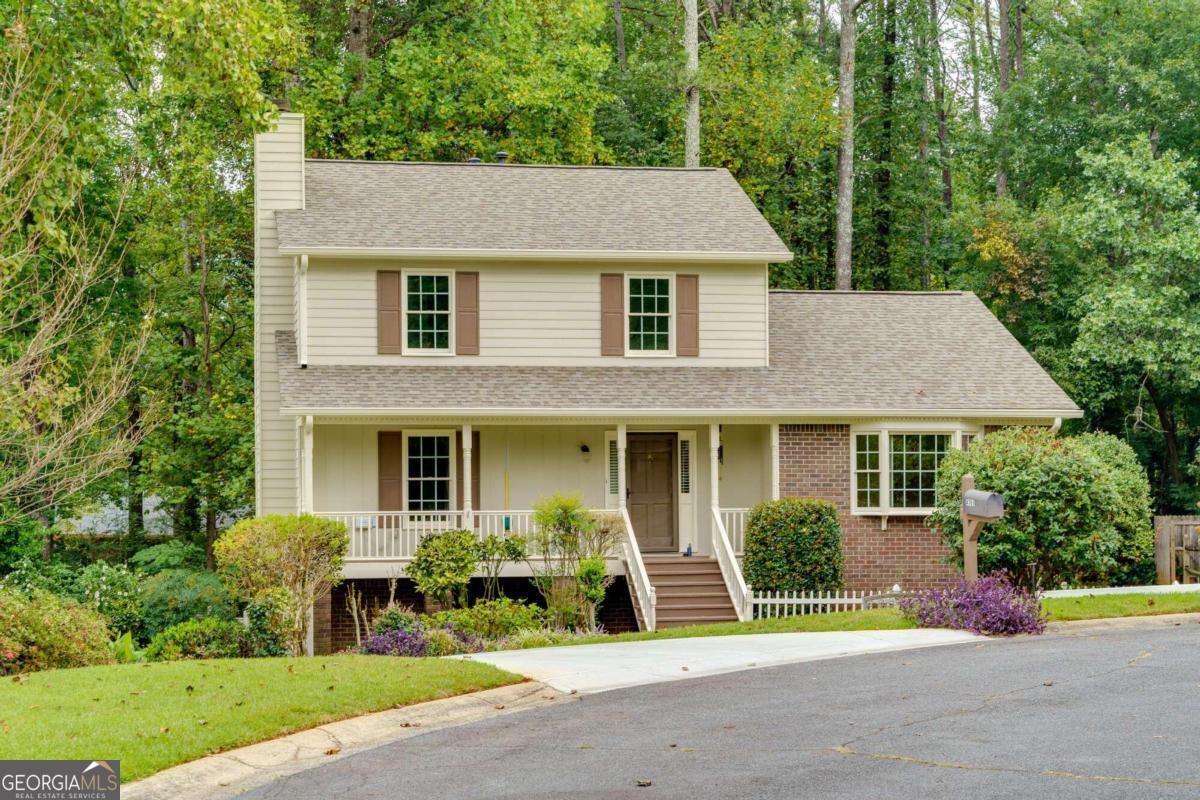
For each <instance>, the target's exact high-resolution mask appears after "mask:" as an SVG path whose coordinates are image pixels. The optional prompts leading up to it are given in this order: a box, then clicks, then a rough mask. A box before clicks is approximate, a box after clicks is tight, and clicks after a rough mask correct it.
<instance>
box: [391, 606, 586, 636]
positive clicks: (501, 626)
mask: <svg viewBox="0 0 1200 800" xmlns="http://www.w3.org/2000/svg"><path fill="white" fill-rule="evenodd" d="M601 599H603V598H601ZM544 619H545V612H544V611H543V610H542V609H541V608H540V607H538V606H535V605H532V604H529V603H522V602H521V601H519V600H512V599H510V598H508V597H501V598H498V599H496V600H481V601H479V602H478V603H476V604H475V605H473V606H471V607H470V608H456V609H452V610H449V611H441V612H438V613H437V614H435V615H433V621H434V622H435V624H438V625H442V624H449V625H450V626H451V627H453V628H454V629H455V630H458V631H462V632H463V633H468V634H470V635H472V636H477V637H479V638H480V639H502V638H504V637H506V636H512V635H513V634H515V633H517V632H518V631H524V630H535V629H539V628H541V627H542V624H543V621H544ZM378 629H379V624H378V623H376V630H378Z"/></svg>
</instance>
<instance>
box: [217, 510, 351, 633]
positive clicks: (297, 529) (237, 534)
mask: <svg viewBox="0 0 1200 800" xmlns="http://www.w3.org/2000/svg"><path fill="white" fill-rule="evenodd" d="M349 547H350V533H349V531H348V530H347V529H346V526H345V525H344V524H342V523H341V522H338V521H336V520H331V519H322V518H321V517H314V516H313V515H312V514H299V515H294V516H287V517H284V516H279V515H274V514H273V515H269V516H266V517H256V518H254V519H244V520H242V521H241V522H239V523H237V524H236V525H234V526H233V527H232V528H230V529H229V530H227V531H225V533H223V534H222V535H221V538H219V539H217V541H216V544H215V545H214V546H213V553H214V555H215V556H216V559H217V562H218V563H219V564H220V565H221V570H222V572H223V574H224V575H225V577H226V578H227V579H228V581H229V585H230V586H232V587H233V588H234V589H235V590H236V591H237V593H238V595H239V596H240V597H241V598H242V599H243V600H246V601H250V600H254V599H256V598H258V597H260V596H262V595H263V594H264V593H275V592H278V593H279V595H278V596H279V597H280V598H283V600H284V603H285V605H286V607H285V608H284V609H282V614H283V618H284V619H285V620H286V623H287V632H288V641H287V645H288V651H289V652H290V653H292V654H293V655H300V654H301V653H303V652H304V645H305V641H306V640H307V639H308V621H309V620H308V614H309V609H311V608H312V607H313V606H315V605H316V603H317V601H318V600H320V599H321V598H323V597H325V596H326V595H327V594H329V592H330V590H331V589H332V588H333V587H334V586H336V585H337V584H339V583H341V580H342V562H343V560H344V559H345V557H346V550H347V549H349ZM281 590H282V591H281Z"/></svg>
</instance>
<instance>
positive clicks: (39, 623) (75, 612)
mask: <svg viewBox="0 0 1200 800" xmlns="http://www.w3.org/2000/svg"><path fill="white" fill-rule="evenodd" d="M108 641H109V630H108V621H107V620H106V619H105V618H104V616H103V615H101V614H100V612H98V611H94V610H93V609H90V608H87V607H85V606H82V605H80V604H79V603H76V602H75V601H73V600H67V599H65V598H62V597H59V596H58V595H55V594H51V593H50V592H45V591H42V590H40V589H34V590H32V591H31V592H29V593H28V595H26V594H20V593H18V592H13V591H9V590H6V589H0V675H15V674H18V673H21V672H36V671H38V670H43V669H65V668H67V667H90V666H92V665H93V664H110V663H112V660H113V657H112V653H111V651H110V650H109V647H108Z"/></svg>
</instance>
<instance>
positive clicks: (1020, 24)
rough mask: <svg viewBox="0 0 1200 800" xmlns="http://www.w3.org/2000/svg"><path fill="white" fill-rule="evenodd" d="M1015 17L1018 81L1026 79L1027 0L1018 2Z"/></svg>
mask: <svg viewBox="0 0 1200 800" xmlns="http://www.w3.org/2000/svg"><path fill="white" fill-rule="evenodd" d="M1015 10H1016V15H1015V16H1014V17H1013V72H1014V73H1015V74H1016V76H1017V80H1018V81H1019V80H1021V79H1022V78H1024V77H1025V0H1017V5H1016V9H1015Z"/></svg>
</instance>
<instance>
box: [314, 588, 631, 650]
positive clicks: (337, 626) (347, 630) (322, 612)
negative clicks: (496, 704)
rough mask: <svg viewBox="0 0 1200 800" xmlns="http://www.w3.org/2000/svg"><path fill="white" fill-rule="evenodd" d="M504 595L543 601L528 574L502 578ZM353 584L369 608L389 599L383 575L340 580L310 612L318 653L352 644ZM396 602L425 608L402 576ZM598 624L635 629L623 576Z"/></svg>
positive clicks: (614, 630) (474, 591) (603, 607)
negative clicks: (349, 592) (349, 597)
mask: <svg viewBox="0 0 1200 800" xmlns="http://www.w3.org/2000/svg"><path fill="white" fill-rule="evenodd" d="M500 583H501V588H502V589H503V591H504V594H505V596H507V597H511V598H513V599H514V600H527V601H529V602H531V603H537V604H538V605H542V602H541V597H540V595H538V593H537V591H536V590H535V589H534V588H533V585H532V584H531V583H530V582H529V579H528V578H503V579H501V581H500ZM350 586H354V587H355V588H357V589H358V591H360V592H362V598H363V604H364V605H365V606H366V607H368V608H381V607H383V606H385V605H387V602H388V582H387V579H386V578H367V579H362V578H358V579H353V580H347V581H343V582H342V584H341V585H340V586H338V587H336V588H335V589H334V590H333V592H332V593H330V594H329V595H328V596H327V597H326V599H325V600H324V601H323V602H321V603H318V604H317V607H316V608H315V609H314V613H313V647H314V649H315V651H316V653H317V655H324V654H326V653H337V652H341V651H342V650H345V649H347V648H350V647H353V646H354V618H353V617H352V616H350V612H349V611H348V610H347V609H346V592H347V590H348V588H349V587H350ZM470 593H471V597H472V599H475V598H477V597H479V596H481V595H482V594H483V582H482V581H481V580H479V579H475V580H472V581H471V589H470ZM395 598H396V602H397V603H399V604H401V605H406V606H410V607H412V608H414V609H416V610H417V611H423V610H425V608H426V606H425V598H424V595H422V594H421V593H420V592H418V591H417V590H416V587H414V586H413V582H412V581H410V580H407V579H401V580H399V581H397V582H396V595H395ZM599 616H600V624H601V625H602V626H603V627H604V629H605V630H606V631H608V632H609V633H624V632H625V631H635V630H637V619H636V617H635V616H634V611H633V602H632V600H631V599H630V597H629V587H628V586H627V585H626V583H625V578H624V577H623V576H622V577H618V578H617V579H616V580H615V581H614V582H613V585H612V586H610V587H609V589H608V596H607V597H606V598H605V601H604V604H603V605H601V606H600V615H599Z"/></svg>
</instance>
